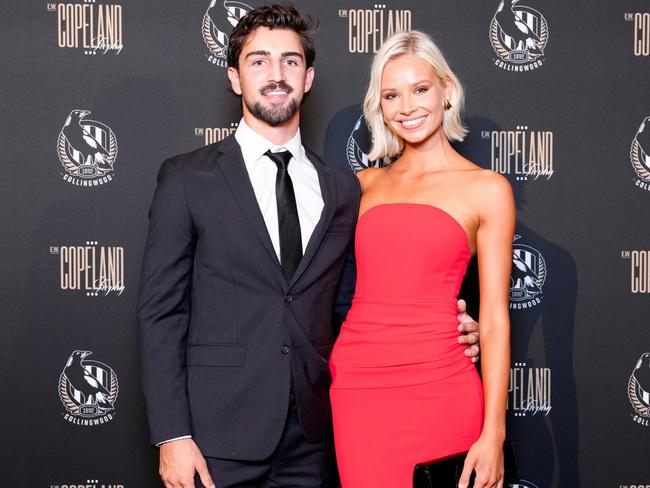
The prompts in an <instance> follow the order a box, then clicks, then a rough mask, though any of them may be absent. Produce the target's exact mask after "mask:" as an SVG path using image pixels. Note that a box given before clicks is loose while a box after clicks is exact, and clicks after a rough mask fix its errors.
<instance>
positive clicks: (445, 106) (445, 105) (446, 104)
mask: <svg viewBox="0 0 650 488" xmlns="http://www.w3.org/2000/svg"><path fill="white" fill-rule="evenodd" d="M442 108H443V109H444V110H445V112H446V111H447V110H449V109H450V108H451V102H450V101H449V100H448V99H446V98H445V99H444V100H443V102H442Z"/></svg>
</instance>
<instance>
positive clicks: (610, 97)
mask: <svg viewBox="0 0 650 488" xmlns="http://www.w3.org/2000/svg"><path fill="white" fill-rule="evenodd" d="M382 1H386V2H387V3H381V4H378V3H377V4H374V3H371V2H369V1H361V0H344V1H341V0H334V1H329V2H315V1H311V2H309V1H301V2H297V5H298V6H299V8H300V9H301V10H303V11H305V12H307V13H309V14H311V15H313V16H314V17H316V18H318V19H319V20H320V24H321V27H320V30H319V32H318V34H317V35H316V42H317V51H318V54H317V59H316V69H317V75H316V83H315V86H314V89H313V93H312V94H311V95H310V97H309V98H308V100H307V102H306V104H305V106H304V117H303V123H302V133H303V139H304V140H305V142H306V143H307V144H309V145H310V146H312V147H313V148H314V149H315V150H316V151H317V152H320V153H321V154H323V155H324V156H325V157H326V159H328V160H329V161H331V162H332V163H333V164H339V165H343V166H345V167H349V168H350V169H351V170H352V169H359V168H361V167H364V166H365V165H368V164H373V163H372V162H370V163H368V161H367V160H365V159H364V150H367V143H368V133H367V130H366V129H365V126H364V124H363V121H359V116H360V112H359V103H360V101H361V100H362V98H363V94H364V91H365V86H366V83H367V78H368V68H369V63H370V59H371V55H372V52H373V50H374V49H375V47H379V45H380V44H381V41H382V39H383V37H385V36H386V35H388V34H389V33H390V31H391V30H395V29H400V28H414V29H420V30H424V31H426V32H428V33H430V34H431V35H433V36H434V38H435V39H436V40H437V41H438V43H439V44H440V46H441V47H442V49H443V50H444V52H445V53H446V55H447V57H448V60H449V62H450V64H451V66H452V67H453V69H454V70H455V71H456V73H457V74H458V75H459V77H460V79H461V80H462V81H463V83H464V85H465V87H466V92H467V104H466V106H467V108H466V121H467V124H468V125H469V127H470V129H471V133H470V135H469V136H468V138H467V140H466V141H465V142H464V143H462V144H459V146H458V147H459V149H460V150H461V152H463V154H465V155H467V156H468V157H469V158H470V159H472V160H473V161H475V162H476V163H477V164H480V165H482V166H484V167H487V168H494V169H496V170H498V171H500V172H503V173H504V174H505V175H506V176H507V177H508V178H509V179H510V181H511V183H512V185H513V187H514V188H515V192H516V195H517V201H518V207H519V210H518V228H517V235H518V236H519V237H518V238H517V239H516V241H515V243H514V247H515V251H514V253H513V264H514V266H513V280H512V290H511V309H512V311H511V318H512V345H513V347H512V360H513V364H512V375H511V392H510V394H509V406H508V426H509V434H510V436H511V437H512V438H513V440H514V441H515V443H516V445H517V447H518V449H519V454H520V462H521V470H522V474H523V476H524V478H525V479H526V480H528V481H527V482H526V483H525V484H523V485H522V486H526V487H539V488H547V487H560V486H561V487H573V486H598V487H623V486H626V487H634V486H646V485H648V486H650V468H649V467H648V466H649V464H648V461H649V459H648V436H649V435H650V427H649V424H650V412H649V410H648V409H649V407H650V396H649V395H648V393H647V392H648V391H649V390H650V355H649V354H647V352H648V351H650V339H649V334H648V322H647V311H648V305H649V297H650V295H649V293H650V260H649V258H648V253H650V226H649V225H648V223H647V221H648V220H647V219H648V214H647V211H648V201H649V199H650V192H649V189H650V156H648V154H650V123H649V124H648V127H647V128H645V127H644V126H643V125H642V123H643V122H644V120H646V118H647V117H649V116H650V91H649V90H648V75H649V74H650V70H649V69H648V68H649V67H650V56H649V54H650V4H649V3H648V2H647V0H621V1H618V0H617V1H613V0H610V1H606V0H590V1H587V0H578V1H572V2H561V1H557V0H556V1H548V0H547V1H543V0H521V1H520V2H519V3H516V4H515V5H514V13H515V14H516V15H517V19H518V22H519V23H520V26H521V27H522V28H523V29H528V31H529V33H528V34H527V35H524V36H523V37H521V34H520V33H521V29H519V28H518V27H517V26H516V25H515V23H514V20H512V19H513V17H508V14H511V15H512V11H511V5H510V3H511V2H510V1H509V0H506V2H505V3H506V5H505V6H504V8H503V11H502V12H499V13H498V12H497V11H498V8H499V3H500V2H499V0H455V1H445V2H443V1H425V0H417V1H415V0H399V1H398V0H382ZM209 2H210V0H193V1H191V2H190V1H187V2H172V1H169V0H165V1H162V0H159V1H155V2H133V1H128V0H124V1H122V2H115V1H113V0H107V2H106V3H99V2H95V1H94V0H88V1H85V2H81V1H78V2H77V3H70V4H58V3H48V2H45V1H29V2H25V1H20V0H4V1H3V2H2V5H1V7H0V8H1V9H2V20H0V23H1V25H2V29H1V30H0V42H1V45H2V48H1V51H0V56H1V58H0V61H1V64H0V66H2V72H3V76H2V81H1V82H0V90H1V93H2V120H1V124H2V125H1V133H2V139H1V140H2V164H1V165H0V171H1V172H2V178H1V179H0V182H1V183H0V184H1V185H2V196H3V205H2V206H1V207H0V213H1V215H2V222H3V223H4V233H3V236H2V239H1V246H2V247H1V252H2V256H3V260H2V285H1V290H2V296H3V310H4V313H3V321H2V328H1V329H0V330H1V334H2V335H1V341H2V342H1V344H2V345H1V346H0V358H1V360H2V375H1V377H2V385H1V387H2V390H1V391H2V392H3V394H2V402H1V403H0V404H1V409H2V410H1V411H0V415H1V419H2V439H3V445H4V447H3V449H2V451H3V454H2V456H0V459H1V463H2V466H3V467H2V470H1V471H0V485H2V486H12V487H13V486H20V487H30V488H31V487H34V488H38V487H43V488H46V487H53V486H59V487H64V486H81V485H90V486H96V487H101V486H102V485H104V486H105V487H108V486H114V487H118V486H121V487H124V488H135V487H147V486H151V487H153V486H159V482H158V481H157V475H156V472H157V467H156V463H157V460H156V458H155V456H156V453H155V450H154V449H152V448H151V447H150V446H149V445H148V433H147V426H146V419H145V416H144V408H143V401H142V395H141V392H140V386H139V373H138V359H137V346H136V322H135V311H134V309H135V301H136V296H137V289H138V276H139V269H140V259H141V256H142V251H143V241H144V235H145V230H146V222H147V216H146V213H147V208H148V205H149V202H150V199H151V196H152V192H153V189H154V185H155V175H156V172H157V169H158V167H159V165H160V163H161V162H162V160H163V159H165V158H167V157H169V156H171V155H174V154H178V153H181V152H185V151H188V150H191V149H193V148H195V147H198V146H200V145H202V144H204V143H206V142H211V141H214V140H217V139H220V138H221V137H223V136H224V135H225V134H227V133H230V132H231V130H233V129H234V128H235V127H236V123H237V122H238V120H239V113H240V110H239V108H238V106H237V99H235V98H234V97H233V96H232V95H230V94H229V93H228V92H227V78H226V72H225V68H224V67H223V58H222V57H220V50H221V48H223V46H224V45H225V43H226V42H227V37H224V36H223V35H222V33H228V32H229V31H230V29H231V22H229V18H230V19H232V22H235V21H236V19H237V18H238V17H239V15H241V12H242V11H245V10H246V9H247V8H249V7H255V6H257V5H259V4H260V3H259V2H256V1H253V0H250V1H246V2H245V4H244V3H241V2H236V1H230V0H229V1H226V2H224V1H223V0H215V1H213V4H210V3H209ZM524 25H525V27H524ZM526 37H527V38H528V39H529V40H528V42H529V44H528V50H526V49H524V48H523V42H524V41H525V40H526ZM519 41H522V42H519ZM531 42H532V44H530V43H531ZM359 51H361V52H359ZM75 111H76V112H75ZM86 112H90V113H86ZM648 120H650V119H648ZM644 128H645V130H643V129H644ZM84 134H85V139H84V137H83V136H84ZM93 145H94V146H95V149H91V146H93ZM470 274H471V273H470ZM474 291H475V289H474V288H473V287H472V286H471V282H470V283H469V286H468V287H467V293H468V296H470V297H472V298H470V299H471V300H472V305H473V306H474V307H475V305H476V298H475V297H473V294H474V293H473V292H474ZM74 351H88V352H92V355H89V356H87V357H86V358H85V359H83V364H84V368H85V370H86V372H87V374H89V375H90V376H92V377H94V378H95V379H96V381H97V382H98V383H100V384H101V385H102V386H103V388H105V391H106V393H105V396H106V401H107V402H108V403H105V404H104V405H101V404H100V405H98V404H93V403H94V402H92V401H91V402H89V401H88V398H87V397H85V396H84V392H83V391H80V390H77V389H76V388H75V387H74V385H73V381H72V380H71V379H70V378H69V377H68V375H67V374H66V373H65V371H64V369H65V368H66V364H67V362H68V361H69V358H70V361H71V363H74V354H73V352H74Z"/></svg>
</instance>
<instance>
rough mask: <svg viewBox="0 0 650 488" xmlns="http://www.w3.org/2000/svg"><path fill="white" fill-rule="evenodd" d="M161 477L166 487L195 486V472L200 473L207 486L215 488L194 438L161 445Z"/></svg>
mask: <svg viewBox="0 0 650 488" xmlns="http://www.w3.org/2000/svg"><path fill="white" fill-rule="evenodd" d="M158 472H159V473H160V477H161V478H162V480H163V483H165V487H166V488H194V486H195V485H194V473H195V472H197V473H199V477H200V478H201V483H203V485H204V486H205V487H206V488H215V486H214V482H213V481H212V478H211V477H210V473H209V472H208V465H207V464H206V462H205V459H204V458H203V455H202V454H201V451H200V450H199V447H198V446H197V445H196V443H195V442H194V441H193V440H192V439H179V440H177V441H170V442H166V443H164V444H162V445H161V446H160V470H159V471H158Z"/></svg>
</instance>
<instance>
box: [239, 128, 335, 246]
mask: <svg viewBox="0 0 650 488" xmlns="http://www.w3.org/2000/svg"><path fill="white" fill-rule="evenodd" d="M235 139H236V140H237V142H238V143H239V146H240V147H241V151H242V155H243V156H244V163H245V164H246V171H248V176H249V178H250V180H251V184H252V185H253V191H254V192H255V198H257V204H258V205H259V207H260V210H261V211H262V216H263V217H264V223H265V224H266V229H267V230H268V232H269V236H270V237H271V242H272V243H273V248H274V249H275V253H276V254H277V256H278V259H280V233H279V230H278V206H277V202H276V199H275V177H276V175H277V172H278V168H277V167H276V165H275V163H274V162H273V161H271V160H270V159H269V158H268V157H267V156H265V155H264V153H265V152H266V151H268V150H269V149H270V150H271V152H280V151H289V152H290V153H291V155H292V158H291V160H290V161H289V166H288V169H287V170H288V171H289V176H290V177H291V183H292V184H293V191H294V193H295V195H296V206H297V207H298V220H299V221H300V235H301V239H302V253H303V254H304V253H305V249H306V248H307V243H308V242H309V239H310V237H311V235H312V233H313V232H314V228H315V227H316V224H318V220H319V219H320V216H321V213H322V211H323V206H324V204H323V196H322V194H321V191H320V184H319V183H318V173H317V172H316V169H315V168H314V165H313V164H312V163H311V161H309V159H307V155H306V154H305V148H304V147H303V146H302V142H301V139H300V129H298V131H297V132H296V135H295V136H293V138H292V139H291V140H290V141H289V142H287V143H286V144H284V145H283V146H276V145H274V144H273V143H271V142H269V141H267V140H266V139H265V138H264V137H262V136H261V135H259V134H258V133H257V132H255V131H254V130H253V129H251V128H250V127H249V126H248V125H247V124H246V122H244V119H242V120H241V121H240V122H239V126H238V127H237V130H236V131H235Z"/></svg>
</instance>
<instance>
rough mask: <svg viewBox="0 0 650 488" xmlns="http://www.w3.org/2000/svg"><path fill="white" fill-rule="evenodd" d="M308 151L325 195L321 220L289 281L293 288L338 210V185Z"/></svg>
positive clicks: (322, 193)
mask: <svg viewBox="0 0 650 488" xmlns="http://www.w3.org/2000/svg"><path fill="white" fill-rule="evenodd" d="M306 152H307V156H308V157H309V161H311V163H312V164H313V165H314V168H316V172H317V173H318V183H319V185H320V190H321V195H322V197H323V211H322V212H321V216H320V220H319V221H318V224H316V227H315V228H314V232H313V233H312V235H311V237H310V239H309V242H308V243H307V247H306V249H305V254H304V256H303V257H302V259H301V261H300V264H299V265H298V269H296V272H295V273H294V275H293V278H292V279H291V281H290V282H289V288H291V287H292V286H293V285H294V284H295V283H296V281H298V279H299V278H300V276H301V275H302V274H303V273H304V272H305V270H306V269H307V267H308V266H309V263H311V261H312V259H313V258H314V256H315V255H316V252H317V251H318V248H319V247H320V245H321V243H322V242H323V238H324V237H325V234H326V233H327V229H328V228H329V225H330V222H332V219H333V218H334V213H335V211H336V185H335V184H334V178H333V177H332V175H331V174H330V173H329V171H328V170H327V168H326V167H325V164H324V163H323V162H322V161H321V160H320V159H319V158H318V156H316V155H315V154H314V153H312V152H311V151H309V150H308V149H306Z"/></svg>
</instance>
